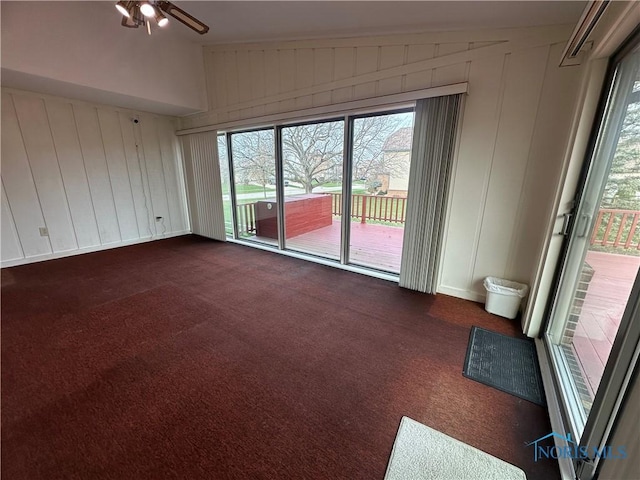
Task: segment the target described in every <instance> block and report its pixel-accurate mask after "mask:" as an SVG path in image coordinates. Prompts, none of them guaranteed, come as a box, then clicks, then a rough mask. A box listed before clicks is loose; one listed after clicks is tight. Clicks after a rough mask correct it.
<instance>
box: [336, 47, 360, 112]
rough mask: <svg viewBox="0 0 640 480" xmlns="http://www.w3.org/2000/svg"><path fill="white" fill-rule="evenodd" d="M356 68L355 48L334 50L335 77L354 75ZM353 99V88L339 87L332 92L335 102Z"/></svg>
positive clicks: (338, 78)
mask: <svg viewBox="0 0 640 480" xmlns="http://www.w3.org/2000/svg"><path fill="white" fill-rule="evenodd" d="M354 69H355V48H352V47H341V48H335V49H334V51H333V79H334V80H342V79H343V78H349V77H352V76H353V74H354ZM352 99H353V88H352V87H343V88H337V89H335V90H333V91H332V92H331V101H332V102H333V103H340V102H348V101H350V100H352Z"/></svg>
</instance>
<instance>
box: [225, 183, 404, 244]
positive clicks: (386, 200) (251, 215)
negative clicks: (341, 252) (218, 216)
mask: <svg viewBox="0 0 640 480" xmlns="http://www.w3.org/2000/svg"><path fill="white" fill-rule="evenodd" d="M325 195H331V213H332V214H333V215H335V216H340V215H342V193H327V194H325ZM255 205H256V203H255V202H253V203H244V204H242V205H238V215H237V216H238V234H239V235H255V232H256V214H255ZM406 214H407V197H382V196H376V195H351V218H353V219H359V220H360V223H367V222H386V223H396V224H404V222H405V220H406Z"/></svg>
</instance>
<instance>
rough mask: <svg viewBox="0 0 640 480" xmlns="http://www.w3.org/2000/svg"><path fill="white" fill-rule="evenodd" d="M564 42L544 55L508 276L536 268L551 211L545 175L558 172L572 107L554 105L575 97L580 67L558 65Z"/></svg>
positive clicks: (524, 275)
mask: <svg viewBox="0 0 640 480" xmlns="http://www.w3.org/2000/svg"><path fill="white" fill-rule="evenodd" d="M563 47H564V45H563V44H560V43H559V44H556V45H553V46H552V47H551V49H550V52H549V56H548V59H547V69H546V76H545V79H544V83H543V87H542V93H541V97H540V104H539V107H538V114H537V118H536V123H535V127H534V131H533V138H532V140H531V149H530V151H529V157H528V159H527V169H526V172H525V175H524V186H523V189H522V195H521V197H520V204H519V205H518V214H517V220H516V223H515V225H514V227H515V228H514V237H513V243H512V247H511V248H510V252H509V258H508V261H507V267H506V275H507V276H508V277H509V278H527V275H528V272H530V271H532V270H534V269H535V264H536V261H537V259H538V258H539V257H540V254H541V252H540V251H539V248H540V247H541V245H542V243H543V241H544V235H545V231H544V229H542V228H539V225H542V224H544V222H545V220H546V219H547V218H549V215H550V214H551V208H552V206H553V195H554V190H553V188H554V185H553V184H551V183H550V182H549V181H548V179H549V178H556V177H559V176H560V175H561V171H560V169H561V168H562V162H560V161H559V159H561V158H563V156H564V149H565V146H566V145H567V144H568V141H569V132H568V131H567V130H566V129H563V128H562V125H567V124H570V122H571V118H572V114H573V111H572V110H571V109H568V108H567V109H560V110H559V109H558V108H557V105H561V104H562V102H565V101H567V100H570V101H572V102H574V101H575V99H576V95H577V92H578V89H577V88H576V87H575V86H576V84H578V83H579V81H580V78H579V74H580V70H579V69H575V68H563V69H557V68H554V67H555V63H556V62H557V59H558V58H559V56H560V55H562V51H563Z"/></svg>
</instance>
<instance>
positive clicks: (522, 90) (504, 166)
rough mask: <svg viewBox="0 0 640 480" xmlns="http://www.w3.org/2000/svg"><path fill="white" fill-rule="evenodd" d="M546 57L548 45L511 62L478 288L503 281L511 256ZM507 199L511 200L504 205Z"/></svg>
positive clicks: (476, 273) (477, 266)
mask: <svg viewBox="0 0 640 480" xmlns="http://www.w3.org/2000/svg"><path fill="white" fill-rule="evenodd" d="M548 53H549V47H538V48H536V49H533V50H525V51H522V52H515V53H513V54H511V55H510V58H509V70H508V72H507V79H506V85H505V92H504V99H503V102H502V110H501V113H500V123H499V127H498V135H497V138H496V143H495V149H494V154H493V162H492V166H491V178H490V181H489V190H488V195H487V198H486V203H485V205H484V214H483V222H482V231H481V233H480V241H479V244H478V252H477V260H476V264H475V269H474V278H473V280H472V281H473V283H474V284H476V285H479V284H480V283H481V282H482V279H483V278H484V277H486V276H488V275H493V276H498V277H502V276H504V274H505V271H506V267H507V257H508V255H505V252H509V249H510V246H511V239H512V236H513V229H512V226H513V224H514V223H515V222H516V221H517V213H518V204H519V200H520V194H521V192H522V185H523V182H524V173H525V170H526V165H527V160H528V156H529V146H530V144H531V138H532V136H533V127H534V124H535V121H536V116H537V112H538V104H539V100H540V93H541V91H542V82H543V79H544V74H545V67H546V65H547V57H548ZM505 198H508V199H511V201H505ZM507 226H508V227H507ZM478 288H480V287H479V286H478Z"/></svg>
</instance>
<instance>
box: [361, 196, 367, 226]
mask: <svg viewBox="0 0 640 480" xmlns="http://www.w3.org/2000/svg"><path fill="white" fill-rule="evenodd" d="M360 198H362V212H361V218H360V223H367V197H366V196H365V195H362V196H361V197H360Z"/></svg>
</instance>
